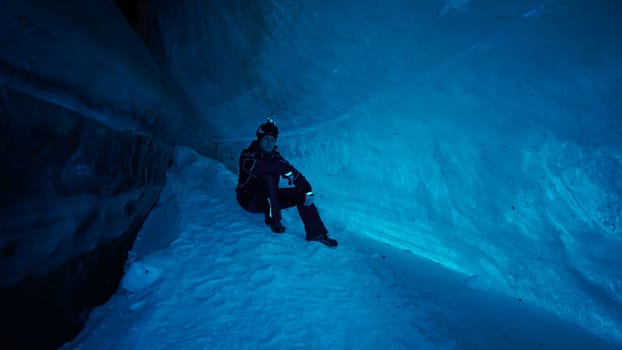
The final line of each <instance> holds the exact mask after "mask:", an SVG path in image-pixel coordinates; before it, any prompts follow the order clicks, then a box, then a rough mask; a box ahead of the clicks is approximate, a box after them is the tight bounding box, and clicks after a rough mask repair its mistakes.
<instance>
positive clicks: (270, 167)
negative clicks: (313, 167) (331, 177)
mask: <svg viewBox="0 0 622 350" xmlns="http://www.w3.org/2000/svg"><path fill="white" fill-rule="evenodd" d="M256 136H257V139H256V140H254V141H253V142H252V143H251V144H250V146H249V147H248V148H246V149H245V150H243V151H242V153H241V154H240V161H239V165H240V174H239V178H238V185H237V187H236V189H235V192H236V199H237V201H238V203H239V204H240V206H241V207H242V208H243V209H244V210H246V211H249V212H251V213H264V216H265V223H266V224H267V225H268V226H269V227H270V229H271V230H272V231H273V232H275V233H283V232H285V227H284V226H283V225H282V224H281V209H285V208H290V207H293V206H296V208H297V209H298V214H299V215H300V218H301V219H302V222H303V223H304V227H305V233H306V239H307V241H317V242H321V243H323V244H325V245H327V246H329V247H336V246H337V241H336V240H334V239H332V238H329V237H328V230H326V227H325V226H324V223H323V222H322V220H321V219H320V215H319V213H318V210H317V208H316V206H315V204H314V203H313V192H312V190H311V184H310V183H309V182H308V181H307V179H306V178H305V177H304V176H303V175H302V174H301V173H300V172H299V171H298V170H296V168H294V167H293V166H292V165H291V164H290V163H289V162H287V161H286V160H285V159H284V158H283V156H281V154H280V153H279V152H278V151H277V150H276V148H277V147H276V139H277V137H278V136H279V129H278V128H277V126H276V123H275V122H274V120H272V119H271V118H269V117H268V118H267V119H266V122H265V123H263V124H261V125H260V126H259V127H258V128H257V132H256ZM279 176H281V177H283V178H284V179H287V180H288V182H289V184H290V185H292V184H293V185H294V187H286V188H279Z"/></svg>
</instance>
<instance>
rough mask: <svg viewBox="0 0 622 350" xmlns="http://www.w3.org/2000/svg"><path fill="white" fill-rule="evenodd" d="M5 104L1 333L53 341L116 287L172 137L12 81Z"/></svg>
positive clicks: (0, 151) (0, 149)
mask: <svg viewBox="0 0 622 350" xmlns="http://www.w3.org/2000/svg"><path fill="white" fill-rule="evenodd" d="M0 110H1V111H2V112H1V113H0V130H1V131H0V134H1V137H0V140H1V143H0V162H1V163H2V165H3V171H2V173H1V174H0V178H1V181H0V184H1V185H0V186H1V188H0V192H1V193H2V196H1V197H0V209H1V211H0V228H1V232H2V235H1V236H0V275H1V276H2V279H1V280H0V283H1V285H0V308H1V309H2V316H1V317H2V324H3V325H4V326H3V327H2V330H1V333H2V335H1V338H2V340H3V344H13V346H16V348H50V347H54V346H58V345H60V344H62V343H63V342H64V341H67V340H68V339H70V338H71V337H73V336H75V335H76V334H77V332H78V331H79V330H80V329H81V327H82V325H83V322H84V321H85V320H86V317H87V316H88V314H89V312H90V310H91V308H93V307H94V306H96V305H99V304H102V303H103V302H105V301H106V300H107V299H108V297H109V296H110V295H111V294H112V293H114V291H115V290H116V288H117V286H118V283H119V281H120V278H121V276H122V274H123V267H124V264H125V260H126V258H127V254H128V251H129V249H131V246H132V244H133V242H134V239H135V237H136V234H137V233H138V231H139V230H140V228H141V226H142V223H143V222H144V220H145V218H146V216H147V215H148V213H149V211H150V210H151V209H152V207H153V206H154V205H155V203H156V202H157V199H158V197H159V194H160V191H161V189H162V186H163V184H164V182H165V180H166V169H167V168H168V167H169V165H170V163H171V162H172V158H171V157H172V154H171V151H172V146H170V145H166V144H163V143H162V142H160V141H158V140H157V139H154V138H153V137H149V136H137V135H134V134H131V133H122V132H118V131H116V130H112V129H110V128H107V127H105V126H103V125H101V124H99V123H97V122H94V121H91V120H88V119H86V118H84V117H83V116H81V115H79V114H77V113H75V112H72V111H68V110H66V109H63V108H61V107H57V106H54V105H51V104H49V103H46V102H43V101H40V100H36V99H34V98H32V97H31V96H28V95H24V94H21V93H16V92H14V91H11V90H8V89H3V96H2V102H1V103H0ZM7 342H8V343H7Z"/></svg>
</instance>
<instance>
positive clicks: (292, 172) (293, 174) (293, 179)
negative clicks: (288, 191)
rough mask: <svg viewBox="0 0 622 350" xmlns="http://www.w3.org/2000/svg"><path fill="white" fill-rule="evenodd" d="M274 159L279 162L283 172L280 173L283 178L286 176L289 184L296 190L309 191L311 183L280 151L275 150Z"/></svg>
mask: <svg viewBox="0 0 622 350" xmlns="http://www.w3.org/2000/svg"><path fill="white" fill-rule="evenodd" d="M275 159H276V160H277V161H278V162H279V163H280V164H281V166H282V167H283V169H284V170H285V172H284V173H280V175H281V176H282V177H283V178H286V179H288V180H289V181H290V184H293V185H294V186H295V187H296V189H298V191H300V192H303V193H309V192H311V184H310V183H309V181H307V179H306V178H305V177H304V176H303V175H302V173H301V172H300V171H298V169H296V168H295V167H294V166H293V165H291V164H290V163H289V162H288V161H287V160H285V158H283V156H281V154H280V153H278V152H276V151H275Z"/></svg>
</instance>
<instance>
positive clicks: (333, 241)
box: [307, 235, 338, 248]
mask: <svg viewBox="0 0 622 350" xmlns="http://www.w3.org/2000/svg"><path fill="white" fill-rule="evenodd" d="M307 241H310V242H311V241H314V242H320V243H322V244H324V245H326V246H328V247H331V248H335V247H336V246H337V244H338V242H337V240H336V239H332V238H330V237H328V235H323V236H318V237H314V238H307Z"/></svg>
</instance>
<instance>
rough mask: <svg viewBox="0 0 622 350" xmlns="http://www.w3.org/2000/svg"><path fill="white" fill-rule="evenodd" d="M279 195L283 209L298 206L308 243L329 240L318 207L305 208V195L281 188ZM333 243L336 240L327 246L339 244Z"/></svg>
mask: <svg viewBox="0 0 622 350" xmlns="http://www.w3.org/2000/svg"><path fill="white" fill-rule="evenodd" d="M277 194H278V199H279V203H280V205H281V208H289V207H293V206H296V208H297V209H298V215H300V219H301V220H302V222H303V224H304V227H305V233H306V238H307V240H308V241H322V240H325V239H329V238H328V230H327V229H326V226H324V223H323V222H322V219H321V218H320V213H319V212H318V210H317V207H316V206H315V204H311V205H309V206H305V205H304V202H305V195H304V194H303V193H300V192H299V191H298V190H297V189H295V188H280V189H278V191H277ZM332 241H334V240H331V242H328V243H330V244H328V243H325V244H327V245H331V246H333V245H336V244H337V241H334V242H332ZM323 243H324V242H323Z"/></svg>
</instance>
